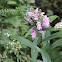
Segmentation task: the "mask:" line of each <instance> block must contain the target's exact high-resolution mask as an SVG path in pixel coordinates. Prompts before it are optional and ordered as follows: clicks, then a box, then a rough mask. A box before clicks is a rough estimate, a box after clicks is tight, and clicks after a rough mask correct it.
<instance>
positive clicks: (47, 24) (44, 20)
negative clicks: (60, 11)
mask: <svg viewBox="0 0 62 62" xmlns="http://www.w3.org/2000/svg"><path fill="white" fill-rule="evenodd" d="M43 26H46V27H49V18H48V17H47V15H45V16H43Z"/></svg>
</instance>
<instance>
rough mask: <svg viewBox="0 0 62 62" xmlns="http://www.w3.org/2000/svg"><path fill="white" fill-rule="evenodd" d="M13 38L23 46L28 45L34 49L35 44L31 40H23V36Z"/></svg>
mask: <svg viewBox="0 0 62 62" xmlns="http://www.w3.org/2000/svg"><path fill="white" fill-rule="evenodd" d="M11 38H12V39H14V38H15V39H16V40H18V41H19V42H21V43H22V44H24V45H26V46H28V47H30V48H32V47H33V44H32V42H31V41H30V40H28V39H25V38H23V37H21V36H12V37H11Z"/></svg>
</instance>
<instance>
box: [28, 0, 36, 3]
mask: <svg viewBox="0 0 62 62" xmlns="http://www.w3.org/2000/svg"><path fill="white" fill-rule="evenodd" d="M27 2H28V3H35V0H27Z"/></svg>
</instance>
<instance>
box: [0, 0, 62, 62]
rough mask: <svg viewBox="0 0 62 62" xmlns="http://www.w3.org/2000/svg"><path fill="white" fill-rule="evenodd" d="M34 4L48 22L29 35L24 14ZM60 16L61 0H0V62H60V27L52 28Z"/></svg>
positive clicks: (61, 53) (61, 49) (61, 55)
mask: <svg viewBox="0 0 62 62" xmlns="http://www.w3.org/2000/svg"><path fill="white" fill-rule="evenodd" d="M37 7H38V8H39V9H41V10H42V11H43V12H45V13H46V14H47V16H49V19H50V25H51V26H50V27H49V28H44V29H43V30H45V31H46V33H45V35H40V34H38V35H37V37H36V38H35V39H32V37H31V35H30V34H31V33H30V32H29V28H30V27H31V26H30V25H26V24H25V22H24V16H25V15H26V11H27V9H28V10H30V8H32V9H33V8H34V9H35V8H37ZM61 20H62V0H0V62H62V28H60V29H55V28H54V26H55V24H56V23H58V22H60V21H61ZM43 36H44V38H43Z"/></svg>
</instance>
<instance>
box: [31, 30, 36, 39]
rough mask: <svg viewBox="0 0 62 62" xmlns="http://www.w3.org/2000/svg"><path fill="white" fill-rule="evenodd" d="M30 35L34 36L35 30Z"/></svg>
mask: <svg viewBox="0 0 62 62" xmlns="http://www.w3.org/2000/svg"><path fill="white" fill-rule="evenodd" d="M31 35H32V38H35V37H36V33H35V30H34V31H33V32H32V33H31Z"/></svg>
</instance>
